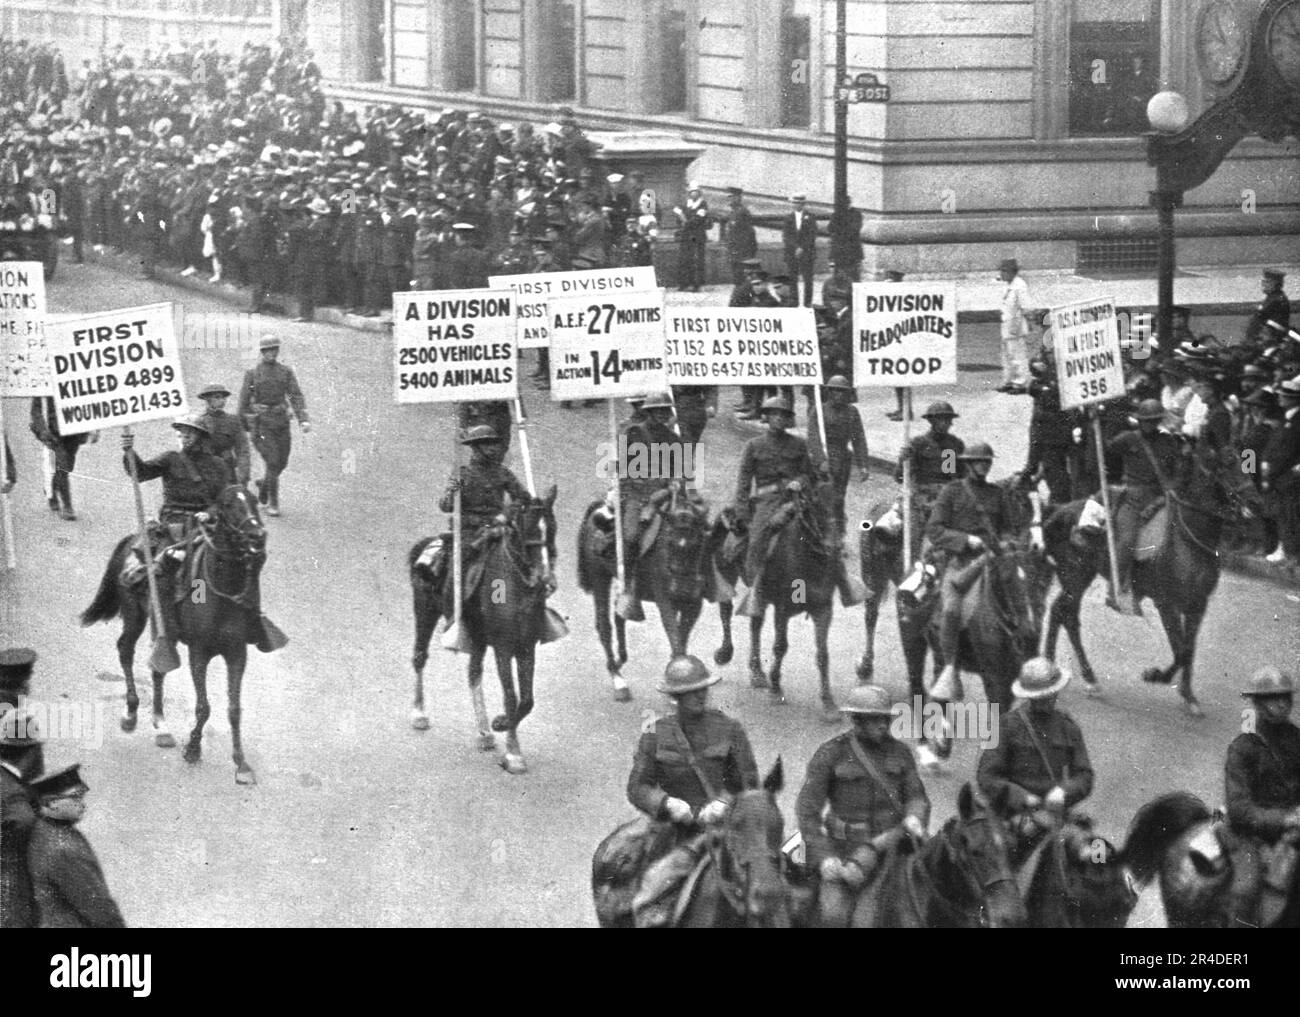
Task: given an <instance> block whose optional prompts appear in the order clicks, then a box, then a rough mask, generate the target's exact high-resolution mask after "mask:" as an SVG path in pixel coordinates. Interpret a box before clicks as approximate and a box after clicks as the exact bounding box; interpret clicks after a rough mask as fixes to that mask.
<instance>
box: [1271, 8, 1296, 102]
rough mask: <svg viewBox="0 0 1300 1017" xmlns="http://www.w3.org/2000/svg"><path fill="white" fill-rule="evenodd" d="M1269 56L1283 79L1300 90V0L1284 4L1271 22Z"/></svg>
mask: <svg viewBox="0 0 1300 1017" xmlns="http://www.w3.org/2000/svg"><path fill="white" fill-rule="evenodd" d="M1268 58H1269V61H1270V62H1271V63H1272V64H1273V69H1274V70H1276V71H1277V73H1278V74H1279V75H1280V76H1281V78H1282V80H1283V81H1285V82H1286V83H1287V84H1288V85H1289V86H1290V87H1291V88H1293V89H1295V90H1296V91H1300V0H1291V2H1290V3H1287V4H1283V5H1282V6H1281V7H1280V8H1278V10H1277V11H1276V12H1275V13H1274V15H1273V19H1272V20H1271V21H1270V22H1269V24H1268Z"/></svg>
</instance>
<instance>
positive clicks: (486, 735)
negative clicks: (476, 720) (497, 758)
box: [478, 731, 497, 752]
mask: <svg viewBox="0 0 1300 1017" xmlns="http://www.w3.org/2000/svg"><path fill="white" fill-rule="evenodd" d="M478 747H479V750H480V751H481V752H495V751H496V750H497V740H496V738H494V737H493V736H492V732H490V731H480V732H479V735H478Z"/></svg>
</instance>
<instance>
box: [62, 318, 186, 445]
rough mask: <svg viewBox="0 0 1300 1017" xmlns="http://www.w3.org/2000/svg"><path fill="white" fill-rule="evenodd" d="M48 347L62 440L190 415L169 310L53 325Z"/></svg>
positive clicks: (76, 319)
mask: <svg viewBox="0 0 1300 1017" xmlns="http://www.w3.org/2000/svg"><path fill="white" fill-rule="evenodd" d="M45 341H46V348H47V350H48V354H49V366H50V384H51V386H52V387H53V394H54V406H55V409H56V412H57V413H58V417H59V430H60V431H61V432H62V433H63V434H65V435H67V434H84V433H85V432H87V431H101V430H103V429H104V428H106V427H117V426H119V425H123V424H137V423H140V422H142V421H145V420H157V419H159V418H163V417H167V418H170V417H179V416H181V415H183V414H184V413H185V412H186V411H187V410H188V408H189V406H188V404H187V402H186V399H185V385H184V383H183V382H182V380H181V360H180V351H179V349H178V348H177V342H176V330H175V327H174V318H173V314H172V305H171V304H170V303H166V304H147V305H145V306H143V307H123V308H119V309H118V310H115V311H104V312H101V313H99V314H79V315H76V316H75V317H69V318H66V319H63V320H61V321H50V322H48V323H47V324H46V328H45Z"/></svg>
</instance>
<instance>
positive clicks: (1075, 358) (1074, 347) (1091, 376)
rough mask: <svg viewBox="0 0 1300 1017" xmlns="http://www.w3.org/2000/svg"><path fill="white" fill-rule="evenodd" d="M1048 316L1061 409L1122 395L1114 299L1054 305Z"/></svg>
mask: <svg viewBox="0 0 1300 1017" xmlns="http://www.w3.org/2000/svg"><path fill="white" fill-rule="evenodd" d="M1051 319H1052V345H1053V348H1054V351H1055V353H1056V380H1057V382H1058V384H1059V386H1060V390H1061V409H1063V410H1070V409H1074V408H1075V407H1077V406H1088V405H1091V404H1093V403H1104V402H1106V401H1107V400H1108V399H1118V398H1119V397H1120V396H1122V395H1124V394H1125V393H1124V363H1123V360H1122V358H1121V356H1120V343H1119V321H1118V315H1117V314H1116V312H1115V301H1114V300H1111V299H1109V298H1106V297H1102V298H1098V299H1096V300H1084V301H1080V302H1078V303H1074V304H1066V305H1065V306H1064V307H1054V308H1052V311H1051Z"/></svg>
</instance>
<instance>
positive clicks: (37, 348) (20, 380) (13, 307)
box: [0, 261, 50, 396]
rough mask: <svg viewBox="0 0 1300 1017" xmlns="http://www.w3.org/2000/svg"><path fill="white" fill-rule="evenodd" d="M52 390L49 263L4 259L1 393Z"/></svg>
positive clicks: (0, 314) (31, 393)
mask: <svg viewBox="0 0 1300 1017" xmlns="http://www.w3.org/2000/svg"><path fill="white" fill-rule="evenodd" d="M49 394H50V378H49V369H48V367H47V366H46V362H45V266H44V265H42V264H41V263H40V262H39V261H6V262H0V395H7V396H42V395H49Z"/></svg>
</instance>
